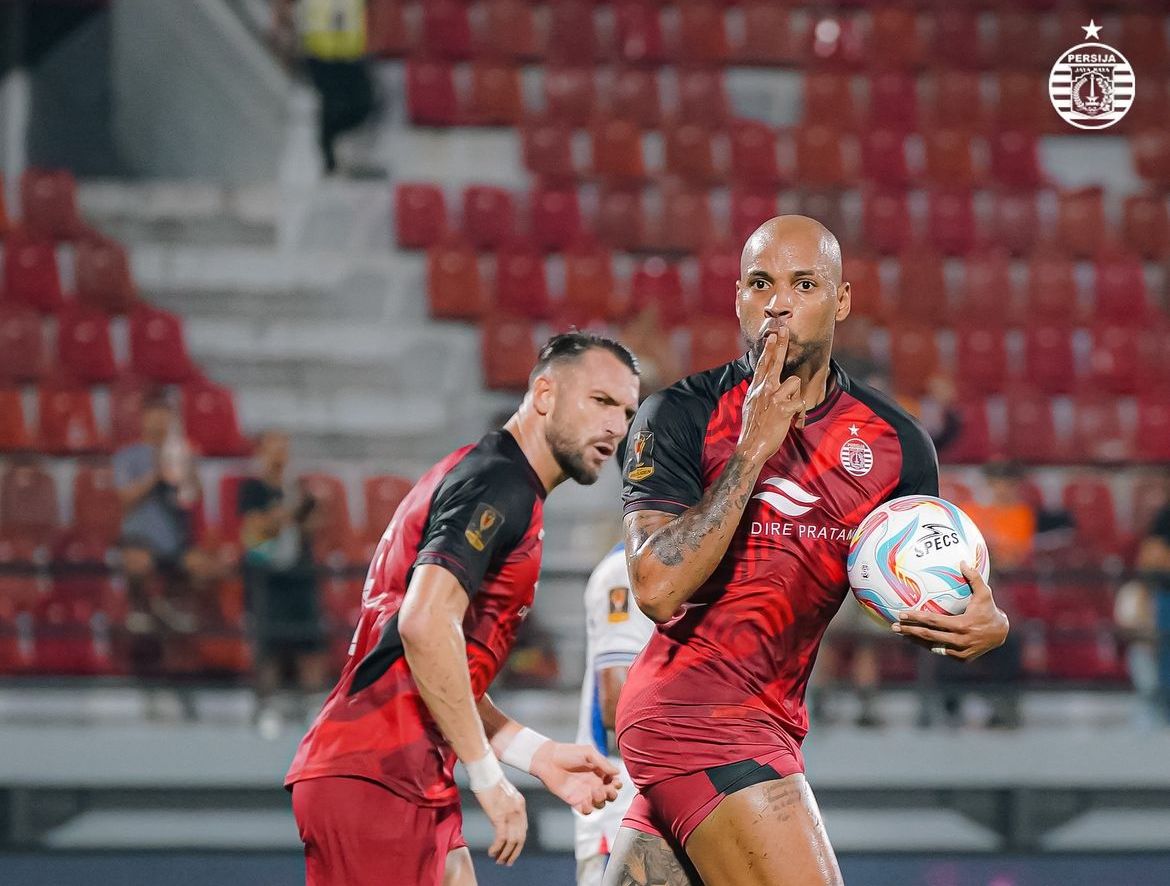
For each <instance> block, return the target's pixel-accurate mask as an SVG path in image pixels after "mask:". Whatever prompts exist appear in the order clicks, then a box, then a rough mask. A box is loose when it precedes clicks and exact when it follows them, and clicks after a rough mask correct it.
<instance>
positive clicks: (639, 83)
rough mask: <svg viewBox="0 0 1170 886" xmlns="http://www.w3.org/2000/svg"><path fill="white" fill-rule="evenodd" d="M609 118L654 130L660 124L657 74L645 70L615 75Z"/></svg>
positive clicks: (610, 98) (660, 103) (629, 69)
mask: <svg viewBox="0 0 1170 886" xmlns="http://www.w3.org/2000/svg"><path fill="white" fill-rule="evenodd" d="M609 114H610V116H613V117H618V118H620V119H622V120H629V121H630V122H632V123H636V124H637V125H638V126H642V127H645V128H647V129H653V128H654V127H656V126H658V124H659V123H660V122H661V120H662V101H661V99H660V98H659V95H658V74H657V72H656V71H653V70H648V69H646V68H623V69H621V70H619V71H618V72H617V73H616V74H615V75H614V82H613V88H612V89H611V90H610V95H609Z"/></svg>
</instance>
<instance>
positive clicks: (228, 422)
mask: <svg viewBox="0 0 1170 886" xmlns="http://www.w3.org/2000/svg"><path fill="white" fill-rule="evenodd" d="M183 427H184V428H185V429H186V432H187V437H188V439H189V440H190V441H191V444H192V445H193V446H194V447H195V448H196V450H197V451H198V452H200V453H201V454H203V455H207V456H217V457H219V456H223V457H232V456H237V457H238V456H242V455H248V454H250V453H251V452H252V444H251V443H250V442H249V441H248V440H247V439H246V438H245V437H244V436H243V434H241V433H240V424H239V420H238V419H237V418H236V404H235V398H234V397H232V393H231V391H229V390H228V389H227V388H225V387H222V386H220V385H217V384H215V383H214V382H211V381H208V380H207V379H197V380H195V381H191V382H188V383H187V384H185V385H184V386H183Z"/></svg>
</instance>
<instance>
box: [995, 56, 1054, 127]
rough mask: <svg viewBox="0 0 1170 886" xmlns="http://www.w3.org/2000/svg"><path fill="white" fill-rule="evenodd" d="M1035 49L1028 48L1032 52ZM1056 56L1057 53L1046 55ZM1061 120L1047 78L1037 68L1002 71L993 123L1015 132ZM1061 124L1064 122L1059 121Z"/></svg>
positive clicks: (1050, 124) (1047, 125)
mask: <svg viewBox="0 0 1170 886" xmlns="http://www.w3.org/2000/svg"><path fill="white" fill-rule="evenodd" d="M1035 53H1036V49H1035V48H1033V49H1032V50H1030V54H1031V55H1034V54H1035ZM1045 58H1056V55H1055V54H1053V55H1049V56H1045ZM1054 122H1060V119H1059V118H1058V117H1057V116H1056V111H1055V109H1054V108H1053V107H1052V102H1051V101H1049V98H1048V78H1047V77H1046V76H1044V74H1043V73H1042V72H1040V71H1019V70H1015V71H1013V70H1007V71H1001V72H1000V75H999V101H998V102H997V104H996V126H997V127H999V129H1001V130H1006V131H1009V132H1010V131H1016V132H1043V131H1045V130H1047V129H1050V128H1052V125H1053V123H1054ZM1061 125H1063V123H1061Z"/></svg>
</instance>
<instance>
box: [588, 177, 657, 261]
mask: <svg viewBox="0 0 1170 886" xmlns="http://www.w3.org/2000/svg"><path fill="white" fill-rule="evenodd" d="M646 227H647V226H646V213H645V210H644V209H643V207H642V193H641V191H639V190H631V189H630V188H625V187H616V186H615V187H608V188H605V189H603V190H602V192H601V195H600V196H599V197H598V205H597V221H596V223H595V225H594V228H595V229H596V231H597V236H598V237H599V238H600V239H601V240H602V242H604V243H605V244H607V245H609V246H612V247H614V248H617V249H623V250H627V251H630V250H638V249H641V248H642V247H643V246H644V245H645V244H646V242H647V236H646Z"/></svg>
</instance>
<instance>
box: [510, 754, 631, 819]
mask: <svg viewBox="0 0 1170 886" xmlns="http://www.w3.org/2000/svg"><path fill="white" fill-rule="evenodd" d="M530 771H531V772H532V774H533V775H535V776H536V777H537V778H539V779H540V780H541V781H542V782H544V785H545V787H547V788H548V789H549V791H551V792H552V793H553V794H555V795H556V796H558V797H560V798H561V799H562V800H564V801H565V802H566V803H567V804H569V805H570V806H572V807H573V808H574V809H576V810H577V811H578V812H580V813H581V814H583V815H588V814H589V813H590V812H592V811H593V810H594V809H601V808H602V807H603V806H604V805H605V804H606V803H610V802H612V801H614V800H616V799H617V795H618V791H620V790H621V787H622V783H621V781H620V779H618V777H617V775H618V771H617V769H616V768H614V766H613V764H611V763H610V762H609V761H608V760H607V759H605V757H603V756H601V754H599V753H598V752H597V750H596V749H595V748H591V747H590V746H589V745H583V744H567V743H565V742H560V741H546V742H545V743H544V744H543V745H541V746H540V748H539V749H538V750H537V752H536V754H535V755H534V756H533V758H532V768H531V770H530Z"/></svg>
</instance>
